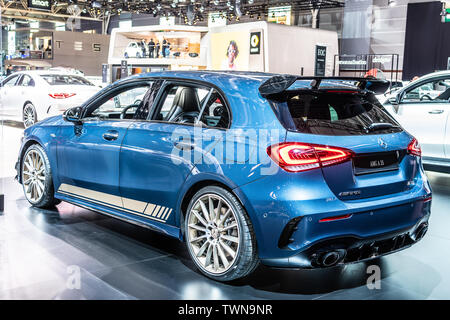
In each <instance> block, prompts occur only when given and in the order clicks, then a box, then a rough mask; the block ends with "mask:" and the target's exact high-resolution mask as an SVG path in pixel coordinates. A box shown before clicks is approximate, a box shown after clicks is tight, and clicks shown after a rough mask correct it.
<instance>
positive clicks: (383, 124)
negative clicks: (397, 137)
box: [365, 122, 398, 132]
mask: <svg viewBox="0 0 450 320" xmlns="http://www.w3.org/2000/svg"><path fill="white" fill-rule="evenodd" d="M391 128H398V126H396V125H393V124H392V123H389V122H375V123H372V124H371V125H370V126H368V127H366V128H365V129H366V130H367V131H369V132H371V131H378V130H384V129H391Z"/></svg>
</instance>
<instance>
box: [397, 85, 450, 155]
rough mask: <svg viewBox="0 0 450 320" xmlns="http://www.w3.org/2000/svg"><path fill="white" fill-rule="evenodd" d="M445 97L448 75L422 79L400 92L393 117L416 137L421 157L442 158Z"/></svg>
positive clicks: (446, 112)
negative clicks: (420, 149) (420, 148)
mask: <svg viewBox="0 0 450 320" xmlns="http://www.w3.org/2000/svg"><path fill="white" fill-rule="evenodd" d="M449 98H450V77H439V78H433V79H428V80H424V81H421V82H418V83H417V84H415V85H411V86H409V87H407V88H406V89H405V90H404V91H402V92H401V93H400V103H399V105H398V106H397V111H396V113H394V117H395V118H397V120H398V121H399V122H400V124H401V125H402V126H403V128H405V129H406V130H407V131H408V132H409V133H411V134H412V135H414V136H415V137H416V138H417V139H418V140H419V143H420V145H421V146H422V153H423V156H424V157H432V158H445V147H444V145H445V134H446V126H447V120H448V116H449V113H450V104H449Z"/></svg>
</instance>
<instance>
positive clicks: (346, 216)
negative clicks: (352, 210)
mask: <svg viewBox="0 0 450 320" xmlns="http://www.w3.org/2000/svg"><path fill="white" fill-rule="evenodd" d="M351 216H352V215H351V214H344V215H342V216H335V217H329V218H324V219H320V220H319V222H330V221H336V220H343V219H348V218H350V217H351Z"/></svg>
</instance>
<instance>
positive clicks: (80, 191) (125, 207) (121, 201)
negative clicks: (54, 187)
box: [58, 183, 172, 222]
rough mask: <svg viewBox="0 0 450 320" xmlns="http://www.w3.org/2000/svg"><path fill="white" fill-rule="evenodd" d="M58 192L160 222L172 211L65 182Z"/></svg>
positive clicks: (164, 220) (165, 219)
mask: <svg viewBox="0 0 450 320" xmlns="http://www.w3.org/2000/svg"><path fill="white" fill-rule="evenodd" d="M58 192H59V193H61V194H65V195H68V196H72V197H77V198H80V199H82V200H87V201H90V202H94V203H97V204H101V205H104V206H107V207H110V208H114V209H120V210H122V211H125V212H127V213H132V214H136V215H139V216H142V217H146V218H149V219H153V220H156V221H160V222H166V221H167V219H168V218H169V216H170V214H171V213H172V209H171V208H168V207H164V206H159V205H156V204H153V203H147V202H143V201H139V200H134V199H129V198H123V197H119V196H116V195H112V194H109V193H104V192H99V191H94V190H90V189H86V188H81V187H77V186H73V185H70V184H66V183H63V184H61V185H60V186H59V189H58Z"/></svg>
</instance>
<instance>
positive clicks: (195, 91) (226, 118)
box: [153, 86, 230, 128]
mask: <svg viewBox="0 0 450 320" xmlns="http://www.w3.org/2000/svg"><path fill="white" fill-rule="evenodd" d="M162 97H163V98H162V101H161V103H160V104H159V105H160V107H159V110H158V112H157V113H156V115H155V116H154V117H153V119H154V120H160V121H167V122H175V123H191V124H194V123H197V122H201V123H202V124H204V125H206V126H208V127H216V128H228V126H229V122H230V115H229V112H228V109H227V108H226V106H225V103H224V101H223V98H222V97H221V96H220V94H219V93H218V92H217V91H216V90H215V89H212V88H208V87H195V86H170V87H167V88H166V89H165V93H164V94H163V95H162Z"/></svg>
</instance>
